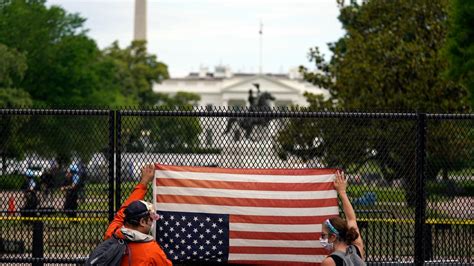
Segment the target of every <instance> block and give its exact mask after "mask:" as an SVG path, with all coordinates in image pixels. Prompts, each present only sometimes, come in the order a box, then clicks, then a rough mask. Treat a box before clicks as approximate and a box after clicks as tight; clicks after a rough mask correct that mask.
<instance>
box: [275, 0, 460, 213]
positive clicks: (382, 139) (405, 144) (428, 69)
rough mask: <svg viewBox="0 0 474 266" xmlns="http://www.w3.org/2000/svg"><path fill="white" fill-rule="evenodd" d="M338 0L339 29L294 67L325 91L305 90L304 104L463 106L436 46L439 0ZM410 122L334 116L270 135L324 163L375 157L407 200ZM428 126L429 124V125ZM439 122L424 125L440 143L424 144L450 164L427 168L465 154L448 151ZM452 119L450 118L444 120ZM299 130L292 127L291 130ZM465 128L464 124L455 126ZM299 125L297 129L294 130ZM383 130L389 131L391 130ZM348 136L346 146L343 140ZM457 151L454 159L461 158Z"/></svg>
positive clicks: (442, 12) (288, 149)
mask: <svg viewBox="0 0 474 266" xmlns="http://www.w3.org/2000/svg"><path fill="white" fill-rule="evenodd" d="M343 2H344V1H339V4H340V16H339V20H340V21H341V23H342V26H343V28H344V29H345V31H346V34H345V35H344V36H343V37H342V38H341V39H340V40H338V41H337V42H336V43H333V44H330V46H329V47H330V50H331V52H332V53H333V55H332V57H331V60H330V61H329V62H327V61H326V60H325V59H324V56H323V55H321V53H320V52H319V48H318V47H315V48H313V49H311V50H310V53H309V59H310V61H311V62H313V63H314V64H315V67H316V71H312V70H309V69H307V68H304V67H301V71H302V73H303V75H304V78H305V79H306V80H307V81H309V82H311V83H313V84H315V85H318V86H320V87H322V88H325V89H328V90H329V92H330V95H331V96H330V98H329V99H323V98H322V97H317V96H314V95H310V94H307V95H306V96H307V99H308V102H309V103H310V108H309V110H318V111H320V110H321V109H325V108H326V109H328V108H331V109H332V108H343V109H345V110H364V111H376V110H384V111H400V110H401V111H415V112H463V111H466V110H468V109H469V104H468V100H467V99H468V98H467V95H468V93H467V91H466V89H465V88H464V87H463V86H460V85H459V83H457V82H453V81H451V80H448V79H445V77H444V74H443V73H444V71H445V70H446V68H447V63H446V60H444V59H443V57H442V54H441V49H442V47H443V46H444V44H445V40H446V33H447V8H448V1H445V0H435V1H433V0H419V1H409V0H396V1H382V0H372V1H363V2H362V3H361V4H359V3H358V2H357V1H350V3H349V4H347V5H345V4H344V3H343ZM415 126H416V124H415V123H411V122H403V121H388V120H364V121H360V120H357V119H337V120H321V121H320V120H317V121H314V120H308V119H300V120H298V121H296V120H295V121H292V122H291V123H289V124H288V125H287V126H286V127H285V129H284V130H282V131H281V132H280V134H279V136H277V140H278V143H279V154H280V156H282V157H286V156H288V155H289V154H292V155H296V156H298V157H300V158H303V159H305V160H310V159H318V160H319V161H322V162H324V163H325V165H327V166H331V167H345V168H348V167H350V166H354V165H356V167H353V171H357V170H358V169H360V167H363V165H364V164H367V163H368V162H371V163H375V164H376V165H377V167H376V168H377V169H379V171H381V174H382V176H383V177H384V178H386V179H387V180H394V179H399V178H401V179H404V180H405V181H406V182H405V184H406V189H407V190H406V191H407V199H408V203H409V204H410V205H413V204H414V199H415V194H414V193H415V192H414V191H413V189H412V188H411V187H410V186H411V185H412V184H414V183H413V182H414V181H413V180H414V178H415V177H414V173H415V171H414V168H413V167H414V164H413V162H414V160H415V156H416V154H415V153H414V151H415V143H416V135H414V134H415V132H416V127H415ZM430 126H431V125H430ZM446 126H447V125H446V124H439V125H432V127H431V130H430V131H429V136H428V138H430V141H432V142H433V143H437V142H441V139H443V140H446V141H447V143H446V142H445V143H444V147H450V148H448V149H446V148H445V149H442V150H441V149H437V150H436V149H435V147H436V146H435V145H434V146H433V147H429V149H431V150H429V151H428V152H429V154H428V157H429V158H430V159H431V158H439V157H443V158H447V159H448V160H452V161H451V162H452V164H448V165H446V164H445V165H439V164H436V163H435V162H434V160H431V161H429V164H430V163H431V164H430V165H429V166H428V167H427V168H429V169H433V171H432V172H430V173H429V175H430V176H431V177H433V176H436V175H437V173H438V172H439V170H440V169H441V168H442V167H450V166H449V165H451V166H453V165H458V166H459V165H462V164H457V163H455V162H456V161H459V160H464V159H465V157H463V156H459V157H457V158H456V157H455V156H451V155H452V154H453V153H455V152H456V151H457V150H460V149H458V148H459V146H458V145H460V144H459V143H456V142H455V141H454V139H453V138H448V137H447V136H446V134H449V133H448V132H449V131H448V130H446ZM450 126H452V125H450ZM298 129H300V130H298ZM457 130H461V131H465V130H466V129H465V128H457ZM301 131H305V133H304V134H303V133H301ZM391 132H397V134H393V133H391ZM348 142H350V143H351V147H352V149H351V150H348V149H347V148H345V146H344V143H348ZM461 158H462V159H461Z"/></svg>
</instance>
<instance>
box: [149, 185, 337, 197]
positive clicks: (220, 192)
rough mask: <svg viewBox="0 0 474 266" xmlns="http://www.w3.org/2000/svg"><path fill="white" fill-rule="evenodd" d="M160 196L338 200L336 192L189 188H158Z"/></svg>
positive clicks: (157, 192) (157, 191)
mask: <svg viewBox="0 0 474 266" xmlns="http://www.w3.org/2000/svg"><path fill="white" fill-rule="evenodd" d="M156 194H158V195H184V196H208V197H223V196H224V197H229V198H254V199H329V198H336V197H337V193H336V191H335V190H322V191H287V192H285V193H282V192H281V191H255V190H251V191H244V190H236V189H212V188H187V187H162V186H160V187H157V188H156Z"/></svg>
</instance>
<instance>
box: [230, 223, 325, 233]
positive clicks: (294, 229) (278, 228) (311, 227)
mask: <svg viewBox="0 0 474 266" xmlns="http://www.w3.org/2000/svg"><path fill="white" fill-rule="evenodd" d="M229 229H230V230H231V231H248V232H281V233H317V232H321V225H320V224H251V223H230V225H229Z"/></svg>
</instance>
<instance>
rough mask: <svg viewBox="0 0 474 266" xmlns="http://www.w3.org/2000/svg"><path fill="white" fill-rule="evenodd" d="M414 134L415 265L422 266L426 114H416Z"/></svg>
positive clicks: (423, 250)
mask: <svg viewBox="0 0 474 266" xmlns="http://www.w3.org/2000/svg"><path fill="white" fill-rule="evenodd" d="M416 121H417V134H416V162H415V163H416V164H415V165H416V169H415V171H416V172H415V173H416V207H415V265H419V266H421V265H423V263H424V259H425V256H424V254H425V251H426V250H425V248H426V246H425V244H426V243H425V241H424V240H425V234H426V233H427V232H426V230H425V214H426V213H425V211H426V193H425V163H426V114H424V113H418V114H417V120H416Z"/></svg>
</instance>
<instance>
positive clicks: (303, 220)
mask: <svg viewBox="0 0 474 266" xmlns="http://www.w3.org/2000/svg"><path fill="white" fill-rule="evenodd" d="M335 216H336V215H325V216H260V215H230V218H229V221H230V223H253V224H322V223H323V222H324V221H325V220H326V219H329V218H332V217H335Z"/></svg>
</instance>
